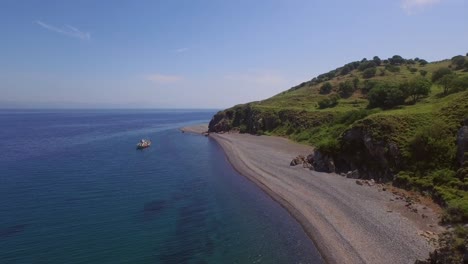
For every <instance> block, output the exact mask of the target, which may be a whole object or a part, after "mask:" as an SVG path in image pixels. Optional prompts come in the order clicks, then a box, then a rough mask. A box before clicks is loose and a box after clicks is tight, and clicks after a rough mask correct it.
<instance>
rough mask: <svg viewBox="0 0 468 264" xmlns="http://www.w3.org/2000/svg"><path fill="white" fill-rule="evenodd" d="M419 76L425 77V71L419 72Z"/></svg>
mask: <svg viewBox="0 0 468 264" xmlns="http://www.w3.org/2000/svg"><path fill="white" fill-rule="evenodd" d="M419 74H421V76H422V77H426V75H427V71H426V70H419Z"/></svg>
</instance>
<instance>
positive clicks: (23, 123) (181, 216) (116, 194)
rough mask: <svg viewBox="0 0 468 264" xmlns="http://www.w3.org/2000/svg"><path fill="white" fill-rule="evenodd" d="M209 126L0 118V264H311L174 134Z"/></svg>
mask: <svg viewBox="0 0 468 264" xmlns="http://www.w3.org/2000/svg"><path fill="white" fill-rule="evenodd" d="M212 114H213V112H211V111H202V112H188V111H156V110H154V111H149V110H148V111H136V110H126V111H116V110H114V111H103V110H100V111H97V110H95V111H84V110H81V111H78V110H66V111H63V110H62V111H45V110H42V111H12V110H10V111H7V110H2V111H0V263H2V264H5V263H15V264H16V263H28V264H29V263H57V264H59V263H60V264H63V263H100V264H102V263H199V264H201V263H321V259H320V257H319V255H318V253H317V251H316V250H315V248H314V246H313V244H312V242H311V241H310V240H309V239H308V238H307V236H306V235H305V233H304V232H303V231H302V229H301V227H300V226H299V224H298V223H297V222H296V221H295V220H293V219H292V218H291V217H290V216H289V215H288V214H287V212H286V211H285V210H284V209H283V208H281V207H280V206H279V205H278V204H276V203H275V202H273V201H272V200H271V199H270V198H269V197H268V196H266V195H265V194H264V193H263V192H262V191H261V190H260V189H259V188H258V187H256V186H255V185H253V184H252V183H251V182H249V181H248V180H246V179H245V178H244V177H242V176H240V175H238V174H237V173H236V172H235V171H234V170H233V169H232V168H231V167H230V165H229V164H228V163H227V162H226V159H225V156H224V153H223V152H222V151H221V149H220V148H219V146H218V145H217V144H216V142H214V141H213V140H212V139H210V138H206V137H202V136H197V135H189V134H182V133H180V132H179V131H178V130H177V128H179V127H181V126H183V125H186V124H190V123H200V122H206V121H207V120H209V119H210V117H211V116H212ZM141 138H150V139H151V140H152V141H153V145H152V146H151V148H149V149H145V150H143V151H138V150H136V149H135V144H136V143H137V142H138V140H139V139H141Z"/></svg>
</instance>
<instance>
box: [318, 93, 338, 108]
mask: <svg viewBox="0 0 468 264" xmlns="http://www.w3.org/2000/svg"><path fill="white" fill-rule="evenodd" d="M338 99H339V97H338V96H337V95H331V96H328V97H326V98H324V99H322V100H320V101H319V102H318V106H319V108H320V109H325V108H330V107H334V106H336V105H337V104H338Z"/></svg>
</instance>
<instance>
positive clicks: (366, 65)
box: [358, 61, 377, 71]
mask: <svg viewBox="0 0 468 264" xmlns="http://www.w3.org/2000/svg"><path fill="white" fill-rule="evenodd" d="M376 66H377V64H376V63H375V62H374V61H364V62H361V64H360V65H359V67H358V70H359V71H364V70H366V69H369V68H375V67H376Z"/></svg>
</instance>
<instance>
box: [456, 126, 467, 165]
mask: <svg viewBox="0 0 468 264" xmlns="http://www.w3.org/2000/svg"><path fill="white" fill-rule="evenodd" d="M466 153H468V118H465V121H464V122H463V126H462V127H461V128H460V129H459V130H458V134H457V161H458V163H459V164H460V165H462V164H463V162H464V161H465V160H467V158H468V157H467V154H466Z"/></svg>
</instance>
